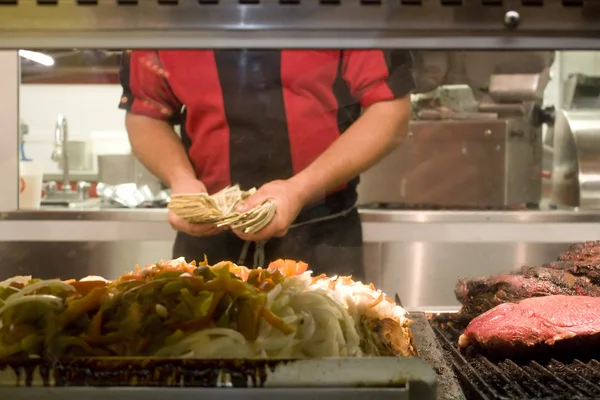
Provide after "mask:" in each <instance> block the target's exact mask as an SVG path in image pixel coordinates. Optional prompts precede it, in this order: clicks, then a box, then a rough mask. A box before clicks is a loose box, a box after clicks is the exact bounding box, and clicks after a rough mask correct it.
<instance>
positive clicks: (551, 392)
mask: <svg viewBox="0 0 600 400" xmlns="http://www.w3.org/2000/svg"><path fill="white" fill-rule="evenodd" d="M446 317H447V316H446ZM443 320H447V318H443V316H439V317H434V318H433V319H432V321H431V325H432V327H433V330H434V332H435V334H436V337H437V339H438V342H439V343H440V345H441V347H442V349H443V351H444V353H445V354H446V355H447V358H448V360H449V361H450V362H451V363H452V365H453V367H454V371H455V373H456V376H457V378H458V380H459V382H460V384H461V387H462V389H463V391H464V393H465V395H466V397H467V398H468V399H482V400H484V399H485V400H488V399H489V400H492V399H494V400H495V399H503V400H507V399H519V400H522V399H598V398H600V362H599V361H598V360H597V359H583V358H581V359H560V361H559V359H556V358H546V359H544V360H541V359H540V360H529V361H525V362H518V363H516V362H513V361H511V360H503V361H498V362H496V361H492V360H490V359H488V358H486V357H485V356H483V355H481V354H474V355H473V356H471V355H469V357H468V358H467V357H464V356H463V355H461V354H460V353H459V352H458V350H457V349H456V343H457V342H458V337H459V336H460V334H461V333H462V329H457V328H456V327H454V326H453V325H452V324H449V323H446V322H441V321H443Z"/></svg>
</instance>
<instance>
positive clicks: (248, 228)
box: [169, 185, 276, 234]
mask: <svg viewBox="0 0 600 400" xmlns="http://www.w3.org/2000/svg"><path fill="white" fill-rule="evenodd" d="M255 192H256V189H254V188H253V189H250V190H248V191H244V190H241V189H240V187H239V186H238V185H235V186H229V187H226V188H225V189H223V190H221V191H220V192H218V193H215V194H213V195H209V194H207V193H196V194H178V195H172V196H171V201H170V203H169V209H170V210H171V211H173V213H174V214H175V215H177V216H178V217H179V218H181V219H183V220H185V221H188V222H191V223H196V224H205V223H213V224H215V225H217V226H219V227H222V226H229V227H231V228H232V229H236V230H241V231H242V232H244V233H247V234H252V233H256V232H258V231H260V230H261V229H262V228H264V227H265V226H267V225H268V224H269V222H271V220H272V219H273V217H274V216H275V210H276V206H275V203H274V202H273V201H271V200H267V201H265V202H264V203H262V204H261V205H259V206H257V207H254V208H253V209H251V210H249V211H246V212H244V213H238V212H237V211H236V208H237V207H238V206H239V205H241V204H242V203H243V202H244V201H245V200H246V199H247V198H248V197H250V196H251V195H252V194H254V193H255Z"/></svg>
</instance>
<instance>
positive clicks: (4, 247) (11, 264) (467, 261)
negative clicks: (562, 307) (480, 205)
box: [0, 241, 567, 309]
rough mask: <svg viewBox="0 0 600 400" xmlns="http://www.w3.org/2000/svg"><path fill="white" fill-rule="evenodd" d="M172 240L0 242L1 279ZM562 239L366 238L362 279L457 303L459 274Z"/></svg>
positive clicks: (490, 267) (109, 271) (111, 271)
mask: <svg viewBox="0 0 600 400" xmlns="http://www.w3.org/2000/svg"><path fill="white" fill-rule="evenodd" d="M171 246H172V241H147V242H139V241H121V242H105V243H102V242H1V243H0V258H1V259H2V260H3V261H2V265H0V280H2V279H5V278H7V277H10V276H13V275H34V276H38V277H41V278H56V277H60V278H63V279H67V278H71V277H75V278H81V277H84V276H87V275H102V276H104V277H106V278H108V279H111V278H116V277H117V276H119V275H121V274H123V273H125V272H127V271H130V270H132V269H133V268H134V267H135V265H136V264H140V265H142V266H143V265H146V264H148V263H151V262H156V261H159V260H161V259H168V258H171ZM566 246H567V244H563V243H538V244H532V243H515V242H508V243H426V242H396V243H369V244H366V246H365V263H366V269H367V271H366V272H367V276H366V281H368V282H372V283H373V284H375V285H376V286H377V287H379V288H381V289H382V290H383V291H385V292H386V293H388V294H391V295H393V294H394V293H396V292H398V294H399V295H400V297H401V299H402V302H403V305H404V306H405V307H407V308H410V309H424V308H427V309H435V308H438V309H439V308H443V307H449V306H456V305H457V304H458V303H457V302H456V300H455V299H454V293H453V290H454V285H455V283H456V281H457V279H458V278H460V277H477V276H486V275H491V274H497V273H502V272H507V271H509V270H511V269H513V268H516V267H519V266H521V265H525V264H528V265H536V264H542V263H544V262H548V261H551V260H554V259H556V257H557V256H558V254H559V253H560V252H561V251H562V250H564V248H565V247H566Z"/></svg>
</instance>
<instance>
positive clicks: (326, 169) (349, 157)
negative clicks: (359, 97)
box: [290, 95, 410, 203]
mask: <svg viewBox="0 0 600 400" xmlns="http://www.w3.org/2000/svg"><path fill="white" fill-rule="evenodd" d="M409 119H410V95H408V96H406V97H405V98H402V99H397V100H393V101H386V102H380V103H376V104H373V105H372V106H370V107H369V108H367V109H366V110H365V112H364V113H363V115H362V116H361V117H360V118H359V119H358V120H357V121H356V122H355V123H354V124H352V126H350V128H348V130H347V131H346V132H344V134H343V135H341V136H340V138H338V139H337V140H336V141H335V142H334V143H333V144H332V145H331V146H330V147H329V148H328V149H327V150H326V151H325V152H324V153H323V154H321V156H319V157H318V158H317V159H316V160H315V161H314V162H313V163H312V164H311V165H309V166H308V167H307V168H306V169H304V170H303V171H302V172H300V173H299V174H297V175H296V176H294V177H293V178H291V179H290V183H292V184H293V187H295V188H297V189H298V191H299V195H300V196H302V197H303V199H304V200H305V202H307V203H309V202H312V201H315V200H318V199H319V198H322V197H324V196H325V194H326V193H327V192H328V191H329V190H331V189H333V188H335V187H337V186H340V185H342V184H344V183H346V182H348V181H349V180H351V179H352V178H354V177H356V176H358V175H360V173H361V172H363V171H364V170H366V169H368V168H369V167H371V166H372V165H373V164H375V163H376V162H377V161H379V160H380V159H381V158H382V157H383V156H385V155H386V154H387V153H388V152H389V151H391V150H392V149H393V148H394V147H396V146H397V145H398V144H399V143H400V142H401V140H402V139H404V137H405V135H406V133H407V131H408V122H409Z"/></svg>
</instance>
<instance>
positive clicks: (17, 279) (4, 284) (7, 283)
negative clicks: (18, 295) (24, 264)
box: [0, 275, 31, 290]
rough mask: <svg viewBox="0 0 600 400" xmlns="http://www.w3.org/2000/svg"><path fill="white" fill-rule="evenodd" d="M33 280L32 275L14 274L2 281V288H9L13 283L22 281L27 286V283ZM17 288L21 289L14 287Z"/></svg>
mask: <svg viewBox="0 0 600 400" xmlns="http://www.w3.org/2000/svg"><path fill="white" fill-rule="evenodd" d="M30 280H31V275H29V276H14V277H12V278H9V279H7V280H5V281H2V282H0V288H7V287H9V286H10V285H11V284H12V283H20V284H21V285H23V286H25V285H27V283H28V282H29V281H30ZM14 289H15V290H19V289H17V288H14Z"/></svg>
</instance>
